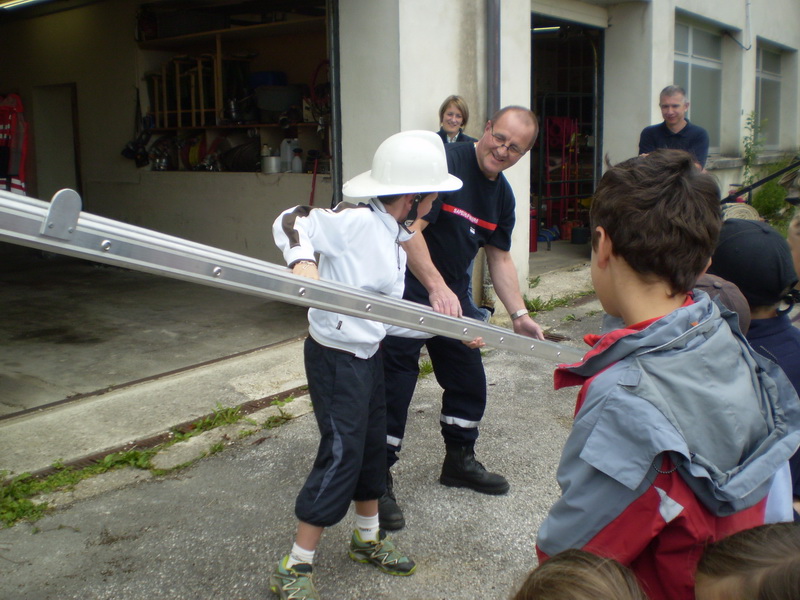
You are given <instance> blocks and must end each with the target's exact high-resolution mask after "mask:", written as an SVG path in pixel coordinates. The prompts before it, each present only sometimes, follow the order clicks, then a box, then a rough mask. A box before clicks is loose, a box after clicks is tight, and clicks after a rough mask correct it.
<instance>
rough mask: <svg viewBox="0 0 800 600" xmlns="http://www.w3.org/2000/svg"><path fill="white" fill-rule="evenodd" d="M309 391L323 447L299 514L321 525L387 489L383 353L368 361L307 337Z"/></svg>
mask: <svg viewBox="0 0 800 600" xmlns="http://www.w3.org/2000/svg"><path fill="white" fill-rule="evenodd" d="M304 353H305V367H306V377H307V379H308V391H309V393H310V395H311V402H312V403H313V405H314V416H315V417H316V419H317V426H318V427H319V432H320V441H319V449H318V450H317V457H316V459H315V460H314V466H313V468H312V470H311V473H310V474H309V476H308V479H307V480H306V482H305V485H304V486H303V489H301V490H300V493H299V495H298V496H297V501H296V502H295V515H296V516H297V518H298V519H300V520H301V521H304V522H305V523H309V524H311V525H316V526H318V527H330V526H331V525H335V524H336V523H338V522H339V521H341V520H342V518H343V517H344V516H345V514H347V510H348V508H349V507H350V502H351V501H353V500H355V501H362V500H376V499H378V498H380V496H381V495H382V494H383V492H384V489H385V487H386V458H385V455H384V453H383V452H382V449H383V447H384V445H385V444H386V404H385V400H384V380H383V367H382V359H381V353H380V352H377V353H376V354H375V355H374V356H372V357H371V358H368V359H361V358H356V357H355V356H354V355H352V354H349V353H346V352H342V351H339V350H333V349H331V348H327V347H325V346H322V345H320V344H319V343H317V342H316V341H314V340H313V339H312V338H311V337H309V338H307V339H306V342H305V347H304Z"/></svg>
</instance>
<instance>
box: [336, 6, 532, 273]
mask: <svg viewBox="0 0 800 600" xmlns="http://www.w3.org/2000/svg"><path fill="white" fill-rule="evenodd" d="M340 22H341V25H340V27H341V42H340V43H341V63H342V130H343V134H342V145H343V162H344V167H343V172H344V176H343V180H345V181H346V180H347V179H349V178H350V177H353V176H354V175H357V174H358V173H360V172H362V171H364V170H366V169H369V168H370V161H371V158H372V154H373V153H374V151H375V148H377V146H378V145H379V144H380V142H381V141H383V140H384V139H385V138H386V137H388V136H389V135H391V134H393V133H396V132H397V131H402V130H409V129H427V130H433V131H435V130H437V129H438V128H439V118H438V109H439V105H440V104H441V102H442V100H444V98H446V97H447V96H449V95H450V94H460V95H462V96H464V98H465V100H466V101H467V104H468V105H469V107H470V122H469V123H468V125H467V128H466V131H467V133H469V134H471V135H473V136H475V137H478V136H480V135H481V134H482V132H483V127H484V125H485V123H486V120H487V119H488V117H489V116H490V115H487V114H486V91H485V87H486V84H485V81H486V50H485V45H486V41H485V40H486V31H485V28H486V16H485V2H484V1H483V0H442V1H440V2H430V1H428V0H402V2H399V1H397V0H391V1H385V2H374V1H373V0H345V1H343V2H342V4H341V6H340ZM501 28H502V35H501V44H502V46H501V51H500V52H501V63H502V64H501V77H500V80H501V105H508V104H521V105H524V106H529V105H530V51H531V50H530V31H529V30H530V4H529V2H528V1H527V0H505V1H503V2H501ZM529 169H530V166H529V160H528V158H527V157H526V158H525V159H523V160H522V161H520V163H519V164H518V165H517V166H515V167H513V168H512V169H510V170H509V171H507V172H506V175H507V177H508V179H509V181H510V182H511V185H512V187H513V188H514V193H515V195H516V197H517V220H518V222H519V223H521V226H519V227H517V228H516V229H515V232H514V237H513V241H512V244H513V247H512V256H513V258H514V262H515V264H516V265H517V269H518V273H519V279H520V282H521V283H523V282H524V281H525V280H526V279H527V276H528V260H527V258H528V227H527V223H528V219H529V217H528V209H529V188H530V172H529Z"/></svg>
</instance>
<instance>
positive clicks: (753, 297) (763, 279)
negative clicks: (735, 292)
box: [708, 219, 797, 306]
mask: <svg viewBox="0 0 800 600" xmlns="http://www.w3.org/2000/svg"><path fill="white" fill-rule="evenodd" d="M708 272H709V273H711V274H712V275H718V276H719V277H722V278H723V279H727V280H728V281H730V282H732V283H734V284H735V285H736V287H738V288H739V290H740V291H741V292H742V294H743V295H744V297H745V298H746V299H747V302H748V303H749V304H750V306H772V305H773V304H777V303H778V302H780V301H781V300H782V299H783V298H784V297H785V296H786V295H787V293H788V292H789V291H790V290H791V289H792V288H793V287H794V286H795V285H796V284H797V274H796V273H795V270H794V263H793V262H792V252H791V250H790V249H789V244H788V242H787V241H786V239H785V238H784V237H783V236H782V235H781V234H780V233H778V232H777V231H776V230H775V229H773V228H772V227H771V226H769V225H767V224H766V223H764V222H761V221H750V220H744V219H727V220H726V221H723V223H722V230H721V231H720V234H719V242H718V243H717V249H716V250H715V251H714V256H713V257H712V258H711V267H709V269H708Z"/></svg>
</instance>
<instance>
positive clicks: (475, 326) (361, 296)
mask: <svg viewBox="0 0 800 600" xmlns="http://www.w3.org/2000/svg"><path fill="white" fill-rule="evenodd" d="M81 206H82V202H81V198H80V196H79V195H78V193H77V192H75V191H73V190H69V189H64V190H60V191H59V192H57V193H56V194H55V195H54V196H53V199H52V201H51V202H50V203H47V202H43V201H41V200H37V199H34V198H29V197H26V196H19V195H16V194H12V193H10V192H4V191H0V241H6V242H11V243H14V244H19V245H23V246H28V247H31V248H37V249H40V250H46V251H48V252H54V253H57V254H66V255H69V256H74V257H77V258H82V259H86V260H91V261H95V262H101V263H105V264H109V265H114V266H120V267H126V268H129V269H134V270H137V271H145V272H148V273H153V274H156V275H162V276H165V277H172V278H175V279H182V280H185V281H189V282H193V283H199V284H202V285H208V286H212V287H217V288H222V289H227V290H232V291H236V292H241V293H246V294H251V295H255V296H260V297H264V298H268V299H270V300H279V301H281V302H287V303H289V304H296V305H299V306H306V307H314V308H320V309H323V310H335V311H337V312H340V313H342V314H347V315H351V316H355V317H362V318H364V319H370V320H373V321H380V322H382V323H389V324H392V325H398V326H401V327H406V328H409V329H415V330H418V331H424V332H427V333H431V334H434V335H442V336H445V337H449V338H453V339H459V340H472V339H474V338H476V337H482V338H483V341H484V343H485V344H486V345H487V346H490V347H494V348H500V349H503V350H511V351H514V352H519V353H522V354H529V355H531V356H533V357H536V358H543V359H547V360H551V361H553V362H554V363H556V364H558V363H573V362H578V361H580V360H581V359H582V358H583V354H584V352H582V351H581V350H580V349H578V348H574V347H571V346H565V345H562V344H557V343H555V342H550V341H547V340H544V341H540V340H535V339H532V338H529V337H526V336H522V335H518V334H515V333H513V332H512V331H509V330H508V329H505V328H502V327H497V326H494V325H489V324H486V323H484V322H482V321H477V320H475V319H470V318H456V317H450V316H446V315H442V314H439V313H435V312H434V311H433V310H432V309H431V308H430V307H428V306H424V305H421V304H416V303H414V302H409V301H407V300H398V299H395V298H391V297H388V296H383V295H380V294H373V293H369V292H365V291H364V290H361V289H358V288H354V287H350V286H346V285H343V284H341V283H338V282H333V281H326V280H314V279H308V278H305V277H299V276H297V275H294V274H293V273H292V272H291V270H290V269H288V268H286V267H283V266H278V265H275V264H272V263H268V262H265V261H261V260H257V259H254V258H250V257H247V256H243V255H240V254H235V253H233V252H227V251H225V250H220V249H218V248H214V247H212V246H205V245H202V244H197V243H194V242H191V241H188V240H184V239H181V238H178V237H173V236H169V235H165V234H162V233H159V232H157V231H152V230H149V229H144V228H142V227H137V226H134V225H129V224H127V223H122V222H120V221H114V220H112V219H107V218H104V217H100V216H97V215H92V214H90V213H86V212H82V211H81Z"/></svg>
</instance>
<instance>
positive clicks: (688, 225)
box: [590, 149, 722, 294]
mask: <svg viewBox="0 0 800 600" xmlns="http://www.w3.org/2000/svg"><path fill="white" fill-rule="evenodd" d="M590 219H591V224H592V231H593V234H592V247H593V248H596V247H597V232H596V231H595V229H596V228H597V227H602V228H603V229H604V230H605V231H606V233H607V234H608V237H609V239H610V240H611V242H612V249H613V253H614V255H615V256H619V257H622V258H623V259H625V262H627V263H628V265H630V267H631V268H632V269H633V270H634V271H635V272H636V273H638V274H639V275H640V276H642V277H643V278H644V279H645V280H647V279H649V278H653V279H661V280H663V281H665V282H666V283H667V284H668V285H669V287H670V290H671V292H672V293H673V294H680V293H684V292H687V291H689V290H691V289H692V287H693V286H694V283H695V281H697V278H698V276H699V275H700V274H701V273H702V272H703V270H704V269H705V268H706V265H707V264H708V259H709V258H711V255H712V254H713V253H714V248H715V246H716V243H717V238H718V237H719V231H720V226H721V223H722V219H721V216H720V193H719V187H718V186H717V183H716V181H715V180H714V178H713V177H712V176H711V175H709V174H707V173H705V172H703V171H701V170H700V169H699V168H697V166H696V165H695V164H694V159H693V158H692V156H691V155H690V154H689V153H688V152H685V151H683V150H667V149H661V150H655V151H653V152H651V153H650V154H648V155H647V156H638V157H636V158H631V159H629V160H626V161H624V162H621V163H619V164H618V165H615V166H611V165H609V169H608V170H607V171H606V173H605V175H603V178H602V179H601V180H600V183H599V184H598V186H597V189H596V190H595V194H594V199H593V200H592V206H591V209H590Z"/></svg>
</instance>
